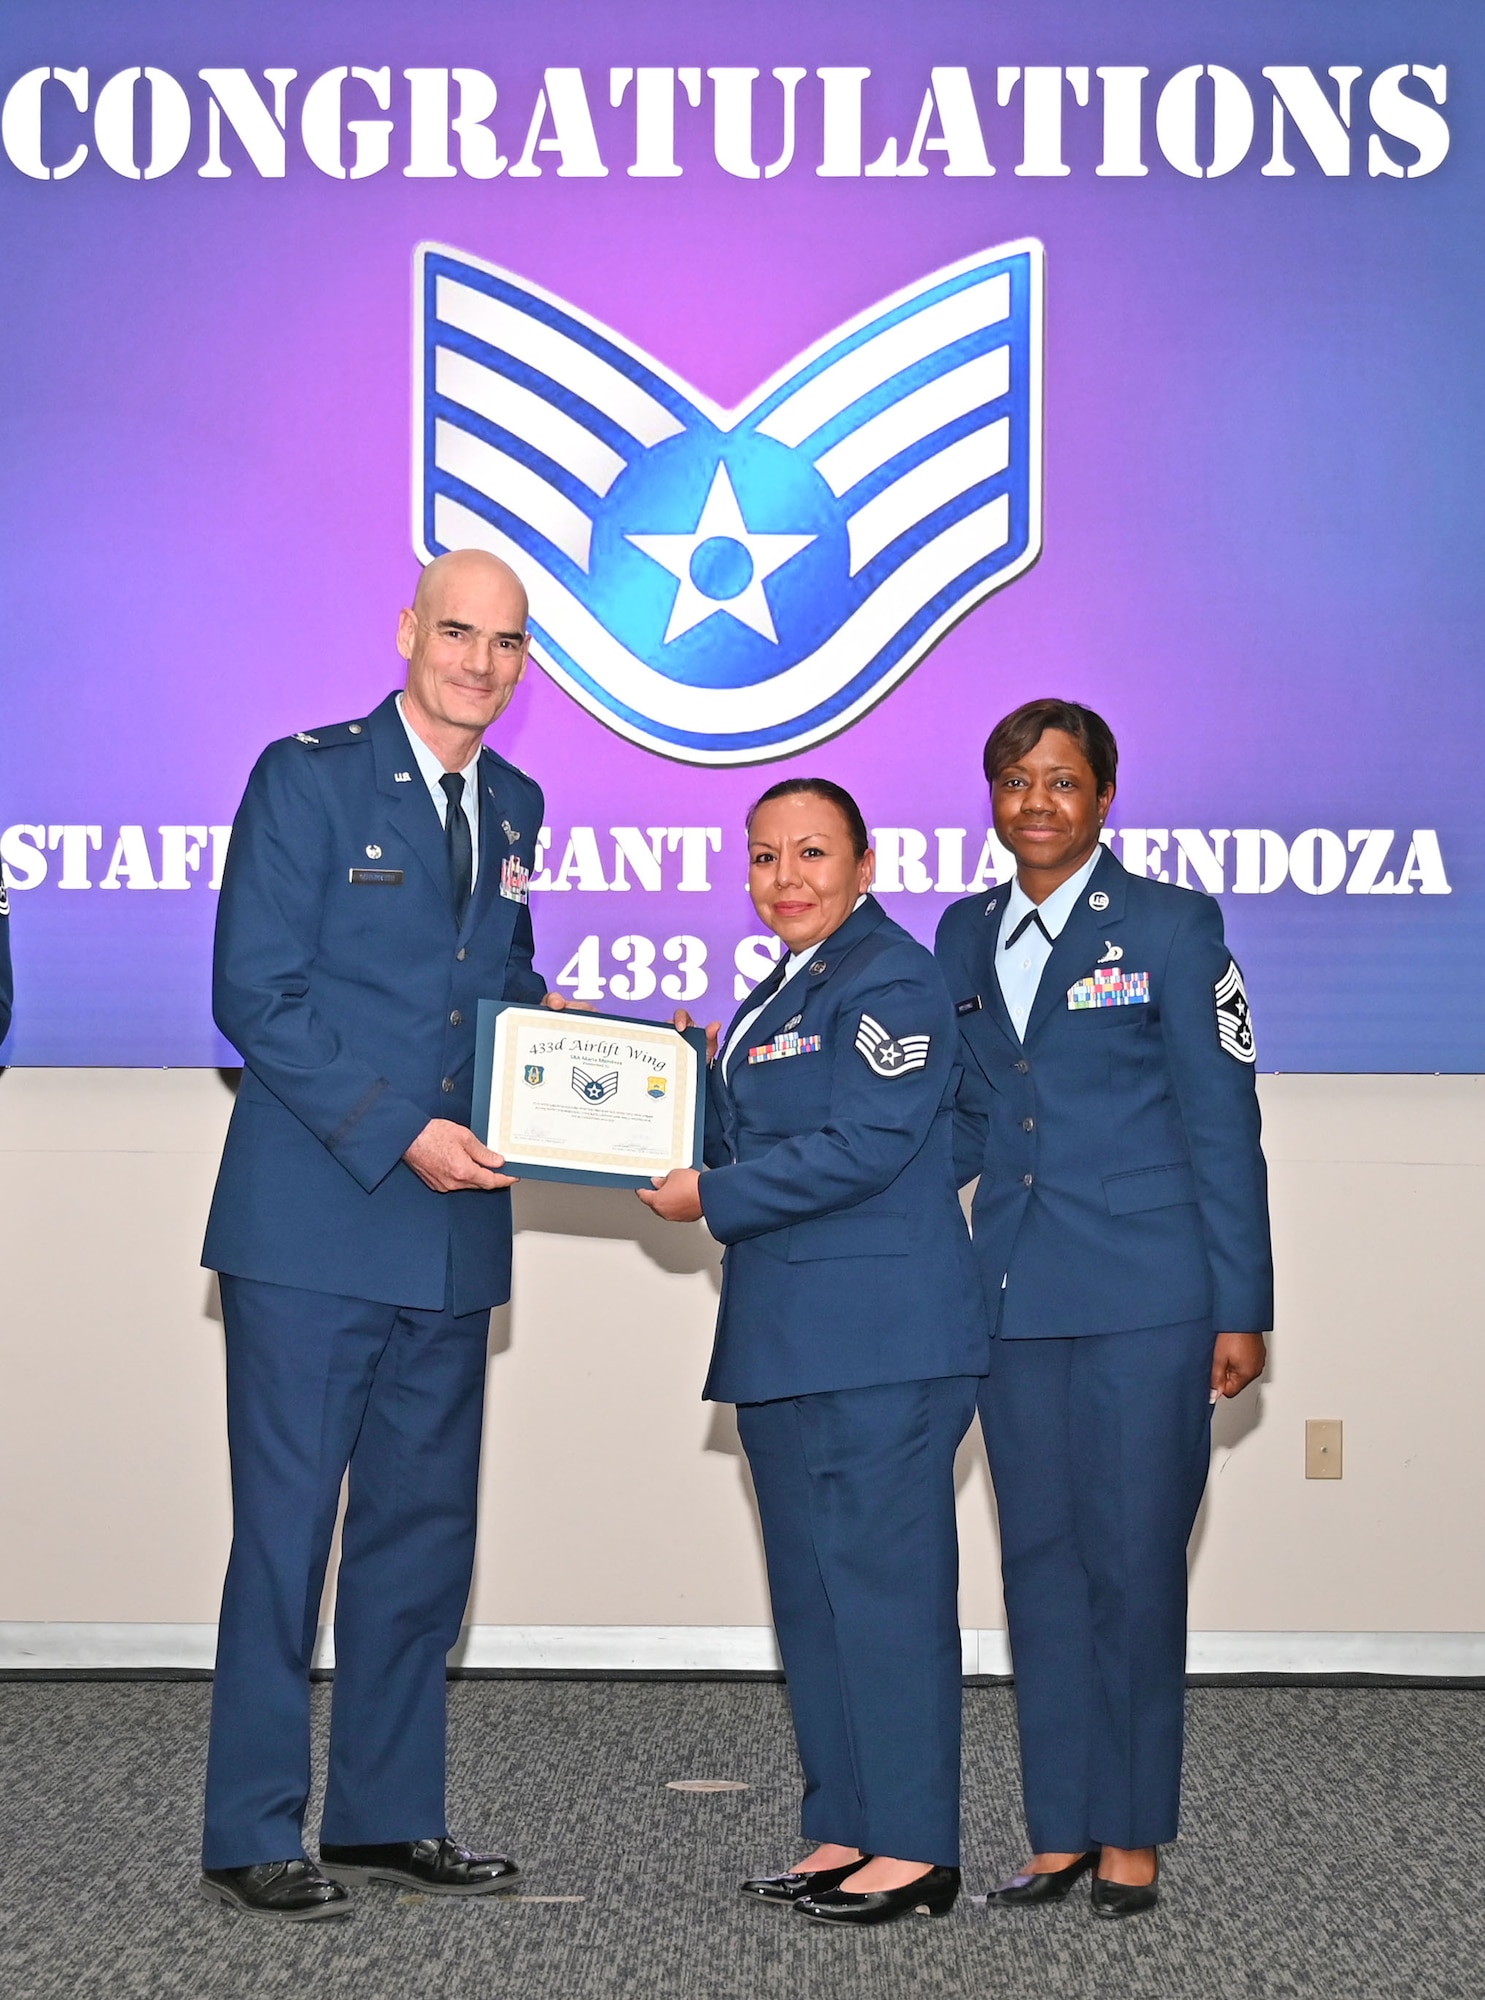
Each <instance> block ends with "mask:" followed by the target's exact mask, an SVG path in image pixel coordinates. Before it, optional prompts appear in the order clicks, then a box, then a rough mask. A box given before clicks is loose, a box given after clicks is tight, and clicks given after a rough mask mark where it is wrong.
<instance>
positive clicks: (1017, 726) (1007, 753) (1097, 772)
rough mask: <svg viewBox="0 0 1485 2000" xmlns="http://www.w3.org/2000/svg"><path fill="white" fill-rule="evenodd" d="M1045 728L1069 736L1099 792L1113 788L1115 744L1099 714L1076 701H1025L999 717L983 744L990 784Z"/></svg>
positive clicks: (1029, 748) (1040, 737)
mask: <svg viewBox="0 0 1485 2000" xmlns="http://www.w3.org/2000/svg"><path fill="white" fill-rule="evenodd" d="M1049 729H1058V730H1061V732H1062V734H1063V735H1064V736H1070V737H1071V738H1072V740H1073V742H1074V743H1076V744H1077V746H1078V748H1079V749H1080V750H1081V751H1082V753H1083V755H1084V756H1085V757H1086V758H1087V760H1088V768H1089V769H1090V770H1091V771H1092V773H1093V777H1094V782H1095V783H1096V784H1097V786H1098V789H1099V791H1100V792H1107V791H1110V790H1112V789H1113V784H1114V779H1115V777H1116V776H1117V775H1118V770H1119V746H1118V744H1117V743H1116V742H1115V741H1114V732H1113V730H1112V729H1110V728H1109V725H1108V724H1107V723H1106V722H1105V721H1104V719H1103V717H1102V716H1101V715H1099V714H1098V713H1096V711H1095V710H1093V709H1091V708H1084V707H1083V705H1082V703H1081V702H1077V701H1055V700H1053V699H1051V698H1050V697H1047V698H1045V699H1043V700H1041V701H1025V702H1022V704H1021V706H1020V707H1019V708H1013V709H1012V710H1011V712H1010V714H1009V715H1005V716H1002V717H1001V719H1000V721H999V722H997V723H996V725H995V727H994V728H993V729H992V730H991V732H990V736H989V740H988V741H987V743H986V744H985V777H986V779H987V780H988V782H989V783H990V784H992V785H993V784H994V783H995V780H996V778H997V776H998V775H999V773H1000V772H1002V771H1003V770H1005V769H1006V767H1007V766H1008V765H1010V764H1018V763H1019V762H1020V761H1021V759H1022V758H1023V757H1024V756H1025V755H1026V753H1027V751H1028V750H1032V749H1034V748H1035V747H1036V745H1037V744H1038V743H1039V742H1040V741H1041V739H1042V737H1043V736H1044V735H1045V734H1046V732H1047V731H1048V730H1049Z"/></svg>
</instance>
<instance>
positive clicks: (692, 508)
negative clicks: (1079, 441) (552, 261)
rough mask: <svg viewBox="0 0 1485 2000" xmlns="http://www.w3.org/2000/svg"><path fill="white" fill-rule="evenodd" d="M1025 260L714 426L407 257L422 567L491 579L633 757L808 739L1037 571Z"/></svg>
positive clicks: (1002, 266) (480, 275)
mask: <svg viewBox="0 0 1485 2000" xmlns="http://www.w3.org/2000/svg"><path fill="white" fill-rule="evenodd" d="M1042 263H1043V258H1042V249H1041V245H1040V244H1038V243H1035V242H1032V241H1025V242H1020V243H1012V244H1004V245H1001V246H999V247H997V248H995V249H990V250H986V251H983V252H981V253H979V254H977V255H975V256H973V257H968V258H965V259H963V260H962V261H961V262H959V263H957V264H953V265H950V266H949V267H947V268H946V269H943V270H939V271H935V272H933V273H931V274H930V275H928V276H926V277H924V278H922V279H920V280H918V281H917V282H916V283H915V284H912V285H909V286H907V287H906V288H905V289H904V290H902V291H900V292H898V293H896V294H895V295H894V296H893V297H891V298H889V299H886V300H883V301H881V302H879V303H878V304H876V305H874V306H870V307H868V308H867V310H866V311H864V312H862V313H860V314H858V315H857V317H856V318H854V319H852V320H849V321H847V322H846V324H844V325H843V326H839V327H837V328H835V329H834V330H833V331H830V332H827V333H826V334H825V335H824V336H823V337H822V338H820V339H819V340H817V341H816V342H815V343H814V344H813V345H812V346H811V347H809V348H808V349H807V350H806V351H805V352H804V353H803V354H800V355H798V356H797V357H796V358H795V359H794V360H792V361H790V362H788V363H787V364H786V365H785V366H784V367H783V368H782V369H781V370H780V371H779V372H778V373H777V374H775V375H774V376H772V377H771V378H770V379H769V380H768V381H767V382H765V383H764V384H762V386H761V387H759V388H758V389H757V390H756V391H754V393H753V394H752V395H751V396H750V397H748V398H747V399H746V400H745V401H744V402H742V403H741V404H739V405H738V406H737V407H735V408H732V409H724V408H722V407H721V406H719V405H718V404H716V403H714V402H713V401H711V399H710V398H709V397H707V396H706V395H705V394H704V393H703V391H701V390H700V389H697V388H693V387H691V386H690V385H689V384H688V383H686V382H685V381H684V380H682V378H681V377H680V376H679V375H678V374H676V373H675V372H673V370H672V369H671V368H669V367H668V366H667V365H666V364H665V363H664V362H663V361H661V360H659V359H656V358H652V357H651V356H649V355H647V354H645V353H643V352H642V351H641V350H640V349H639V348H638V347H636V346H635V345H634V344H633V343H632V342H630V341H628V340H627V339H626V338H625V337H624V335H623V334H622V333H621V332H619V331H618V330H616V329H614V328H611V327H606V326H603V325H601V324H600V323H599V322H598V321H596V320H595V319H593V318H592V317H591V316H589V315H588V314H586V313H584V312H583V311H581V310H580V309H579V308H578V307H577V306H576V305H572V304H569V303H567V302H566V301H564V300H562V299H558V298H556V297H554V296H553V295H552V294H550V293H548V292H545V291H543V290H541V289H540V288H539V287H538V286H536V285H534V284H532V283H531V282H530V281H529V280H527V279H524V278H521V277H519V276H517V275H515V274H514V273H511V272H509V271H504V270H501V269H499V268H498V267H496V266H495V265H492V264H487V263H485V262H483V261H481V260H480V259H478V258H475V257H473V256H470V255H467V254H466V253H464V252H461V251H457V250H452V249H446V248H443V247H440V246H437V245H427V244H425V245H423V246H421V247H420V249H419V251H418V253H417V276H416V287H417V290H416V310H417V347H416V353H417V367H418V378H419V385H418V390H417V395H418V408H417V413H416V415H417V421H416V435H417V440H418V442H417V451H416V465H415V472H414V479H415V494H414V508H415V521H416V523H417V542H418V553H419V554H420V556H422V557H423V558H424V559H425V560H427V559H430V558H431V557H433V556H435V555H439V554H441V553H443V552H444V551H445V550H447V549H454V548H485V549H489V550H491V551H492V552H493V553H494V554H496V555H499V556H502V557H503V558H504V559H505V560H506V561H508V562H509V563H511V564H512V566H513V567H514V568H515V569H516V570H517V571H518V572H519V574H520V575H521V577H522V579H523V581H524V582H525V583H526V584H527V586H528V589H529V591H530V596H531V631H532V654H533V657H534V658H536V660H537V661H538V663H539V664H540V665H541V666H542V667H543V668H544V669H545V671H546V672H547V673H548V674H549V675H550V676H551V677H552V678H553V679H554V680H555V681H556V682H557V683H558V685H559V686H561V687H562V688H563V689H565V690H566V692H567V693H568V694H569V695H570V696H571V697H572V698H573V699H574V700H575V701H577V702H579V703H580V704H581V705H582V706H583V707H584V708H585V709H587V710H588V712H589V713H590V714H592V715H594V716H596V717H597V718H598V719H599V720H600V721H601V722H603V723H605V724H606V725H607V726H608V727H609V728H611V729H613V730H615V731H616V732H617V733H618V734H620V735H622V736H626V737H628V738H629V739H630V740H631V741H634V742H637V743H640V744H643V745H644V746H645V747H647V748H650V749H654V750H658V751H660V752H662V753H663V754H664V755H666V756H669V757H673V758H677V759H679V760H681V761H683V762H689V763H695V764H714V765H715V764H746V763H757V762H762V761H765V760H767V759H771V758H775V757H779V756H784V755H787V754H790V753H791V752H794V751H797V750H801V749H803V748H805V747H806V746H807V745H808V744H811V743H817V742H821V741H823V740H825V739H826V738H828V737H830V736H833V735H835V734H837V733H838V732H839V731H840V730H841V729H844V728H846V727H848V726H849V724H850V723H851V722H853V721H855V720H856V718H857V717H858V716H860V715H862V714H864V713H865V712H866V711H867V710H868V709H869V708H871V707H872V706H874V705H875V703H877V702H878V701H880V700H882V699H883V698H884V697H885V696H886V695H888V694H889V693H890V692H891V690H892V689H893V688H894V687H895V686H896V685H897V684H898V683H899V682H900V681H901V680H902V679H903V678H904V676H905V675H907V674H908V673H909V672H911V671H912V669H913V668H914V667H915V666H916V665H917V664H918V663H919V662H920V661H921V660H922V659H923V658H924V656H925V655H926V654H927V653H928V652H929V651H930V650H931V649H932V647H933V646H934V645H935V644H936V643H937V641H938V640H939V639H940V638H941V637H942V636H943V635H944V633H945V632H947V631H948V630H949V629H950V627H951V626H953V625H954V624H955V623H957V622H958V620H959V619H960V618H962V617H963V616H964V614H965V613H966V612H967V611H968V610H970V609H971V608H972V607H973V606H974V605H975V604H977V603H979V602H981V601H982V600H983V599H984V598H985V597H987V596H989V595H990V593H991V592H993V591H995V590H998V589H1000V588H1002V587H1003V586H1004V585H1005V584H1007V583H1009V582H1010V581H1011V580H1012V579H1013V578H1014V577H1016V576H1018V575H1020V574H1021V573H1022V572H1023V571H1024V570H1025V569H1027V568H1028V567H1029V566H1030V564H1031V563H1032V562H1034V561H1035V559H1036V557H1037V555H1038V553H1039V551H1040V546H1041V442H1040V441H1041V429H1042V422H1041V402H1042V387H1041V382H1042Z"/></svg>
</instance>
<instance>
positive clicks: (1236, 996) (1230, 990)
mask: <svg viewBox="0 0 1485 2000" xmlns="http://www.w3.org/2000/svg"><path fill="white" fill-rule="evenodd" d="M1213 990H1214V993H1215V996H1216V1001H1217V1040H1218V1041H1219V1042H1220V1043H1221V1045H1222V1047H1223V1049H1224V1050H1225V1051H1226V1052H1227V1054H1228V1055H1230V1056H1231V1057H1232V1059H1233V1060H1234V1062H1245V1063H1250V1062H1256V1061H1257V1060H1258V1050H1257V1047H1256V1045H1255V1044H1254V1041H1253V1010H1252V1008H1251V1007H1250V1006H1249V1005H1248V989H1247V987H1246V986H1244V984H1243V975H1242V974H1241V973H1240V972H1239V971H1238V968H1237V960H1236V959H1235V958H1230V959H1228V961H1227V970H1226V971H1225V972H1224V973H1223V975H1222V977H1221V978H1220V979H1219V980H1218V981H1217V984H1216V987H1215V988H1214V989H1213Z"/></svg>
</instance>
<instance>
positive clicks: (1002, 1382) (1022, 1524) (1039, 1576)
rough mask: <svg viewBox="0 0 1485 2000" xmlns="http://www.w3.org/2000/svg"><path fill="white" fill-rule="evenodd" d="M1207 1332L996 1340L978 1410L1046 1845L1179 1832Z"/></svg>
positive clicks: (1027, 1784) (1079, 1845)
mask: <svg viewBox="0 0 1485 2000" xmlns="http://www.w3.org/2000/svg"><path fill="white" fill-rule="evenodd" d="M1213 1337H1214V1336H1213V1332H1212V1325H1211V1322H1210V1320H1207V1321H1198V1322H1194V1323H1191V1324H1186V1325H1180V1326H1168V1327H1155V1328H1151V1329H1148V1330H1146V1331H1144V1332H1132V1333H1109V1334H1091V1335H1088V1336H1085V1337H1084V1338H1082V1339H1068V1340H1058V1339H1053V1340H999V1339H998V1340H992V1341H991V1343H990V1372H989V1374H988V1375H987V1376H986V1377H985V1380H984V1383H983V1385H982V1386H981V1391H980V1422H981V1425H982V1426H983V1429H984V1433H985V1445H986V1449H987V1451H988V1453H989V1458H990V1472H991V1477H992V1478H993V1480H994V1482H995V1497H996V1502H997V1505H998V1508H999V1513H1000V1540H1001V1568H1002V1574H1003V1576H1004V1579H1005V1602H1006V1621H1007V1624H1008V1625H1009V1628H1010V1641H1011V1662H1012V1666H1013V1668H1014V1670H1015V1675H1016V1707H1017V1714H1018V1717H1019V1720H1020V1730H1021V1773H1022V1782H1023V1785H1024V1789H1025V1795H1026V1826H1027V1832H1028V1833H1029V1835H1030V1837H1031V1845H1032V1849H1033V1851H1034V1852H1036V1853H1038V1854H1082V1853H1085V1852H1086V1851H1087V1850H1088V1849H1089V1848H1092V1847H1099V1846H1102V1845H1108V1846H1111V1847H1159V1846H1163V1845H1164V1844H1165V1843H1166V1842H1167V1841H1171V1840H1174V1839H1175V1837H1176V1826H1177V1821H1178V1818H1179V1814H1180V1802H1181V1744H1182V1736H1183V1730H1184V1722H1185V1701H1186V1544H1187V1541H1188V1540H1189V1538H1190V1535H1191V1529H1192V1526H1193V1525H1194V1523H1195V1520H1196V1513H1197V1509H1198V1508H1199V1507H1200V1505H1201V1496H1202V1489H1203V1487H1204V1486H1205V1484H1206V1476H1207V1463H1208V1459H1209V1457H1210V1454H1211V1411H1212V1405H1211V1377H1212V1342H1213Z"/></svg>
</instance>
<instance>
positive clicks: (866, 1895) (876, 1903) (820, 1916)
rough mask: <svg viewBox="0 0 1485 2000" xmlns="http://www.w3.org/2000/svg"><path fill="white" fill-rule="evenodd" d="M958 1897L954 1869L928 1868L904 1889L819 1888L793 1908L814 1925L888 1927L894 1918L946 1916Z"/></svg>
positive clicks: (851, 1871) (957, 1883)
mask: <svg viewBox="0 0 1485 2000" xmlns="http://www.w3.org/2000/svg"><path fill="white" fill-rule="evenodd" d="M861 1866H862V1864H861V1863H860V1862H859V1861H858V1862H857V1863H856V1867H857V1868H859V1867H861ZM846 1872H847V1874H854V1873H855V1869H847V1871H846ZM958 1894H959V1870H958V1869H957V1868H930V1869H929V1871H928V1873H927V1874H926V1875H920V1876H919V1877H918V1879H917V1881H916V1882H909V1883H908V1885H907V1887H906V1888H904V1889H868V1890H865V1891H861V1890H851V1889H822V1890H821V1891H820V1892H819V1894H818V1895H806V1896H801V1897H800V1898H799V1900H798V1902H797V1903H795V1905H794V1908H795V1911H796V1912H797V1914H798V1915H800V1916H801V1917H808V1918H810V1920H811V1921H812V1922H814V1923H817V1924H890V1923H891V1922H893V1920H894V1919H895V1918H897V1917H914V1916H917V1917H946V1916H947V1915H948V1914H949V1912H950V1910H952V1909H953V1907H954V1899H955V1898H956V1897H957V1896H958Z"/></svg>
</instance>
